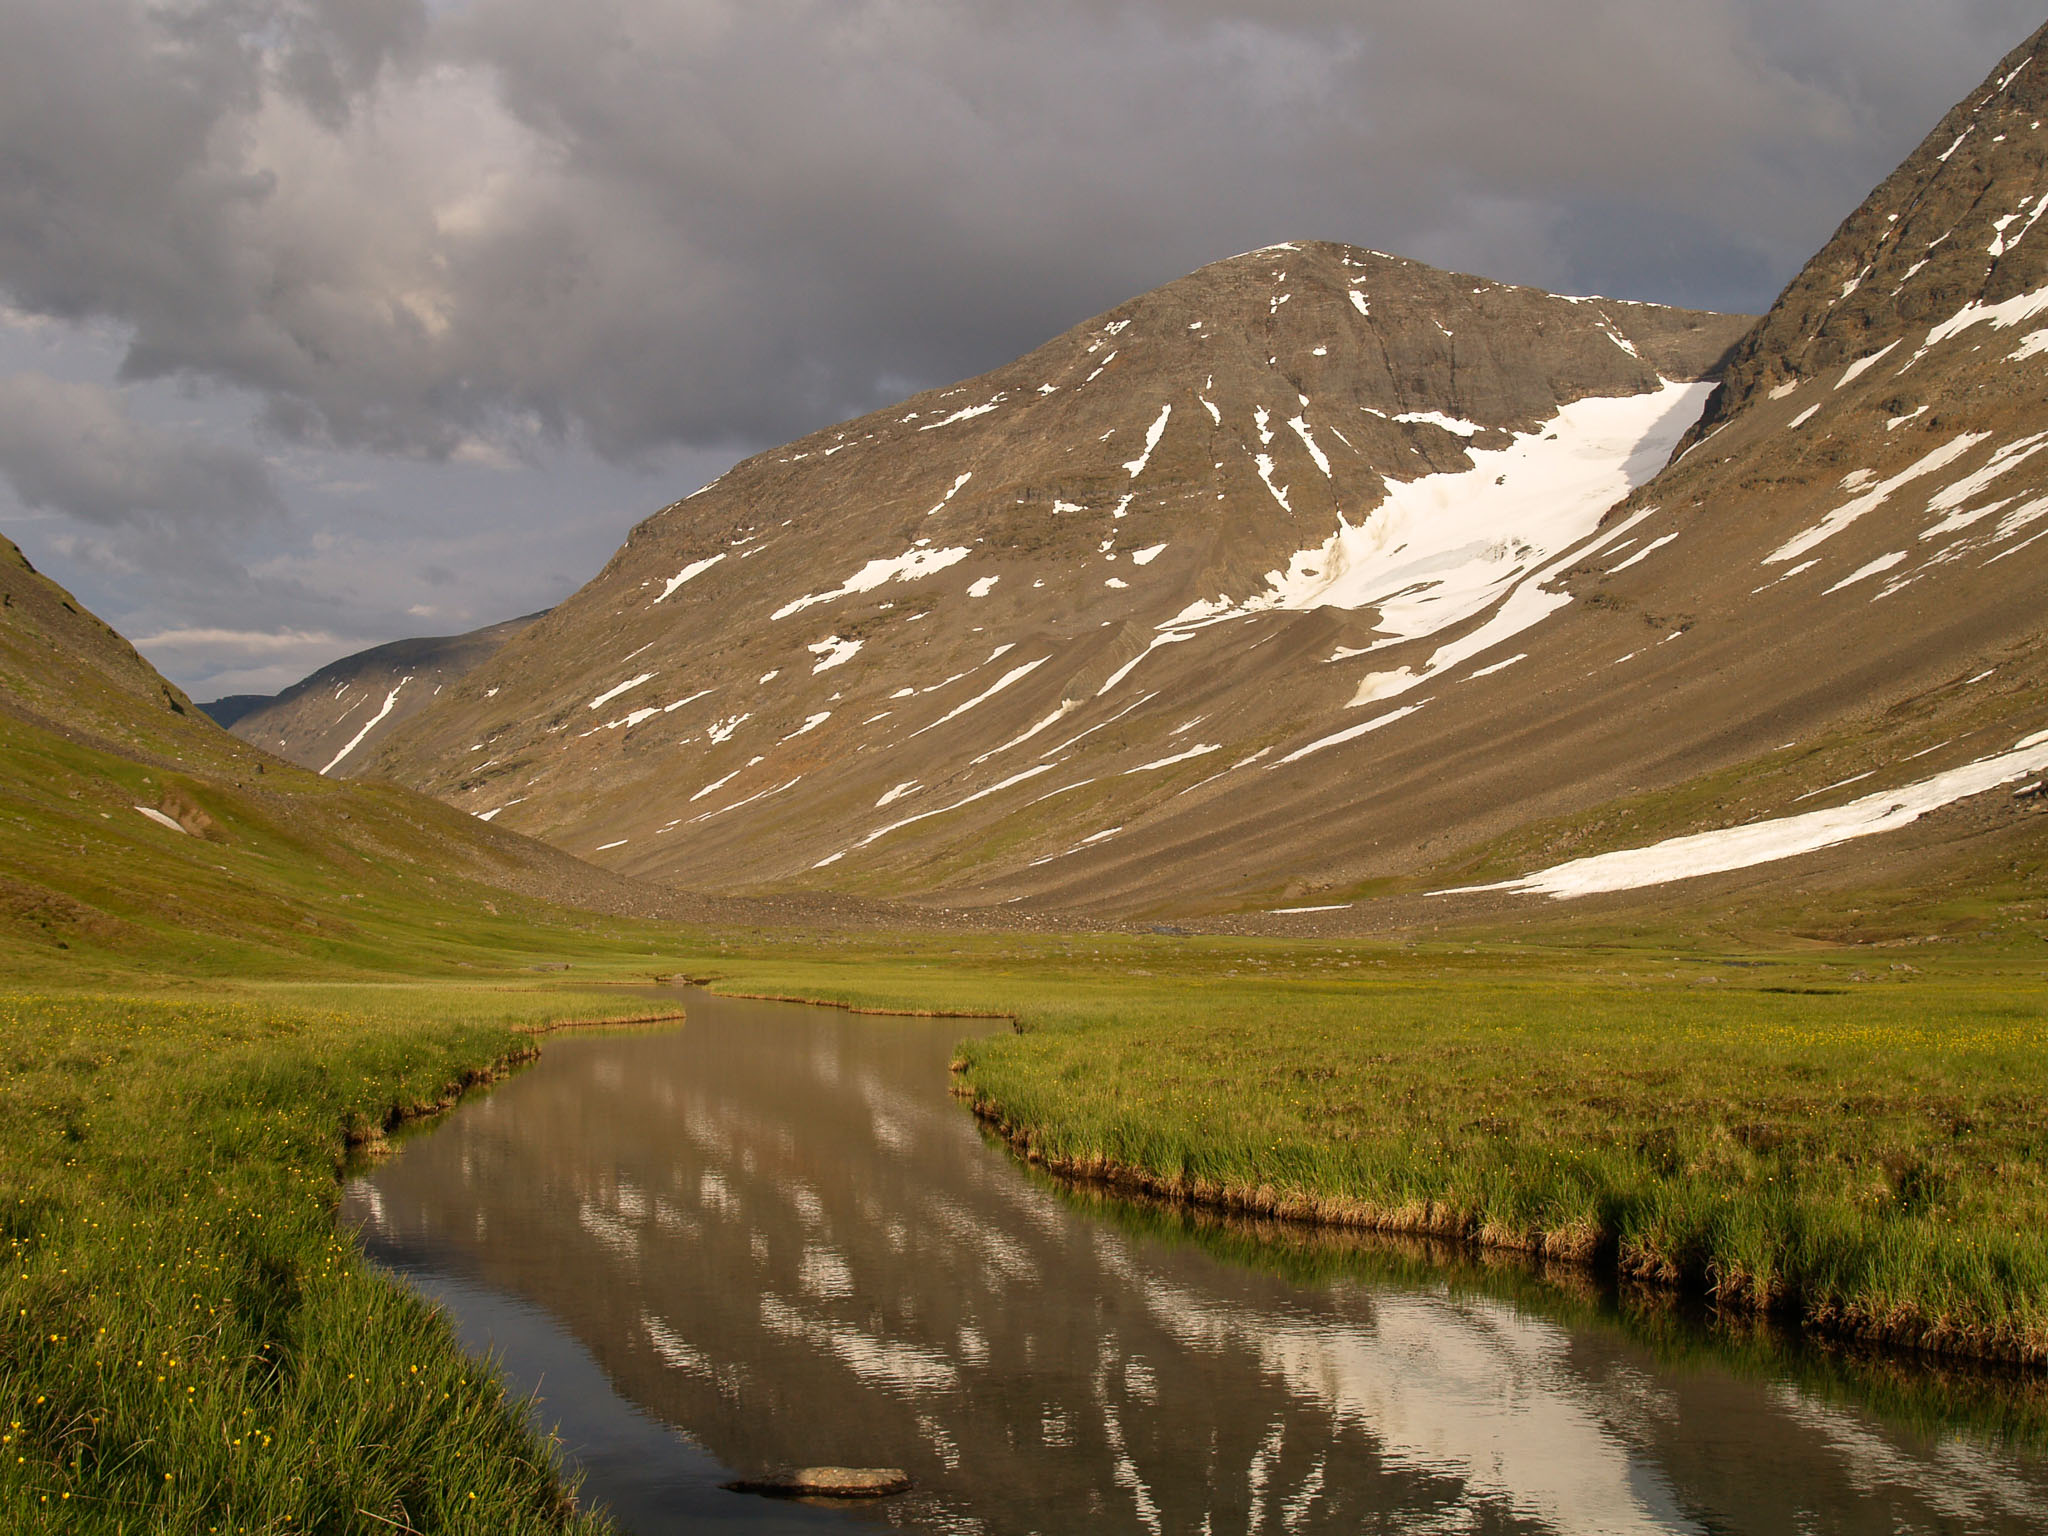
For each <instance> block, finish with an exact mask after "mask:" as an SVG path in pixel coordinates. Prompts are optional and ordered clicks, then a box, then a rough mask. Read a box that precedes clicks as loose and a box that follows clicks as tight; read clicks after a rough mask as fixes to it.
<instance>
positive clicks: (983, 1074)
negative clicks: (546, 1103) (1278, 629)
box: [0, 899, 2048, 1532]
mask: <svg viewBox="0 0 2048 1536" xmlns="http://www.w3.org/2000/svg"><path fill="white" fill-rule="evenodd" d="M366 906H369V907H372V908H374V906H375V901H374V899H372V900H370V901H368V902H366ZM435 910H441V911H448V912H450V913H456V908H455V907H454V905H452V904H450V905H448V906H437V907H436V908H435ZM404 915H405V914H404V913H403V912H402V911H399V910H396V909H394V911H393V912H392V913H391V914H390V916H391V919H392V922H393V925H394V926H392V927H391V928H390V929H389V930H388V931H386V932H385V933H384V938H383V945H384V949H385V952H386V954H387V956H388V960H389V969H388V970H386V971H384V972H364V971H363V970H361V969H357V968H352V967H349V966H343V965H339V964H336V963H333V962H331V961H314V960H307V961H305V962H303V963H302V965H301V967H300V968H301V969H303V970H305V971H307V972H308V973H310V974H311V975H312V978H313V979H310V980H305V981H291V980H285V979H265V980H253V981H228V980H220V979H214V980H178V979H175V978H172V977H168V976H166V975H165V974H164V973H163V972H162V971H161V970H140V969H138V970H131V971H129V972H127V973H125V974H123V973H121V972H119V971H118V970H117V969H115V968H111V961H110V959H109V957H108V956H107V955H100V956H98V957H95V956H93V955H92V954H90V953H86V954H81V953H80V952H79V951H78V949H77V948H74V949H73V950H72V951H70V952H68V953H66V954H65V955H63V956H53V955H51V954H50V953H49V952H48V951H47V950H44V951H41V952H40V954H39V955H38V954H31V953H28V952H27V951H26V950H16V951H15V952H14V957H15V961H16V963H15V965H14V968H13V969H14V974H15V975H16V976H17V977H21V978H23V982H24V984H22V985H20V986H19V988H18V990H17V991H16V992H15V993H14V994H13V995H10V996H7V997H5V998H0V1042H4V1047H5V1053H4V1056H0V1141H4V1156H0V1167H4V1170H5V1172H4V1173H0V1219H4V1221H5V1222H6V1238H7V1242H8V1253H7V1256H6V1257H7V1258H8V1260H9V1263H8V1266H7V1269H6V1271H5V1273H4V1275H0V1308H4V1312H0V1403H4V1405H5V1418H6V1422H5V1424H4V1425H0V1433H4V1434H5V1435H6V1436H7V1443H6V1445H5V1451H6V1456H5V1459H4V1462H0V1515H4V1520H5V1523H6V1525H7V1527H8V1528H9V1529H19V1530H23V1531H36V1530H48V1531H53V1532H54V1531H59V1530H62V1531H67V1532H69V1531H142V1530H151V1531H155V1530H180V1531H183V1530H191V1531H215V1530H217V1531H244V1530H246V1531H289V1530H301V1529H321V1530H343V1531H362V1532H373V1531H388V1530H391V1529H394V1528H410V1529H415V1530H420V1531H435V1532H440V1531H479V1532H481V1531H491V1532H501V1531H562V1530H578V1529H596V1528H598V1523H597V1522H596V1521H595V1520H594V1519H593V1517H591V1516H590V1515H588V1514H585V1513H581V1512H578V1511H577V1510H576V1509H575V1508H574V1507H573V1506H572V1505H571V1504H570V1503H569V1502H568V1500H567V1499H566V1498H565V1496H564V1493H563V1490H562V1489H561V1487H560V1486H559V1484H558V1482H557V1481H556V1476H555V1472H554V1470H553V1467H552V1465H551V1462H550V1459H549V1455H548V1452H547V1448H546V1446H545V1444H544V1442H543V1441H542V1440H540V1439H539V1438H537V1437H536V1435H535V1433H534V1431H533V1429H532V1428H531V1427H530V1426H529V1424H528V1423H527V1420H526V1417H525V1415H524V1414H523V1412H522V1409H521V1406H520V1405H519V1404H516V1403H511V1402H508V1401H507V1400H506V1399H505V1397H504V1395H503V1393H502V1391H501V1389H500V1387H499V1386H498V1384H497V1383H496V1381H495V1380H494V1378H493V1376H492V1375H491V1373H490V1372H489V1370H488V1369H487V1368H485V1367H483V1366H480V1365H478V1364H476V1363H474V1362H471V1361H469V1360H467V1359H466V1358H465V1357H464V1356H463V1355H462V1353H461V1352H460V1350H459V1349H458V1348H457V1347H456V1345H455V1343H454V1341H453V1338H452V1336H451V1335H450V1333H449V1331H448V1330H447V1328H446V1327H445V1326H444V1325H443V1324H442V1323H441V1322H440V1321H439V1320H438V1319H437V1318H436V1317H435V1316H434V1315H433V1314H432V1313H431V1312H430V1311H429V1310H428V1309H426V1308H425V1307H423V1306H422V1305H420V1304H419V1303H417V1302H416V1301H414V1300H413V1299H412V1298H411V1297H410V1296H409V1295H408V1294H406V1293H405V1292H404V1291H403V1290H402V1289H401V1288H399V1287H397V1286H395V1285H393V1284H391V1283H389V1282H388V1281H386V1280H385V1279H383V1278H382V1277H380V1276H379V1275H377V1274H376V1273H375V1272H374V1271H372V1270H370V1269H368V1268H367V1267H366V1266H365V1265H364V1263H363V1262H362V1260H361V1257H360V1254H359V1252H358V1250H357V1248H356V1246H355V1244H354V1243H353V1241H352V1240H351V1239H350V1238H349V1237H348V1236H346V1235H345V1234H338V1233H337V1231H336V1229H335V1227H334V1224H333V1210H334V1206H335V1202H336V1198H337V1193H338V1189H339V1182H338V1174H339V1172H340V1170H341V1168H342V1166H343V1165H344V1162H345V1160H346V1158H347V1156H348V1155H349V1149H350V1143H351V1142H352V1141H353V1142H355V1143H357V1144H359V1145H360V1144H362V1143H366V1142H367V1143H374V1142H375V1141H376V1140H377V1139H378V1136H379V1133H380V1132H381V1130H382V1129H383V1128H384V1127H386V1126H387V1125H389V1124H395V1123H397V1122H398V1121H399V1120H402V1119H403V1118H405V1117H406V1116H407V1115H408V1114H411V1113H414V1112H416V1111H418V1110H430V1109H431V1108H432V1107H434V1106H437V1105H439V1104H441V1103H443V1102H444V1101H447V1100H449V1099H451V1098H453V1097H454V1096H456V1095H458V1094H459V1093H460V1092H461V1091H462V1090H463V1089H464V1088H465V1087H467V1086H476V1085H480V1084H482V1083H484V1082H487V1081H488V1080H489V1079H490V1077H491V1076H492V1075H493V1074H494V1073H496V1072H499V1071H502V1070H504V1069H506V1068H507V1067H508V1066H511V1065H514V1064H516V1062H517V1061H518V1060H520V1059H522V1058H523V1057H526V1056H528V1055H529V1054H530V1053H531V1052H532V1051H533V1050H534V1048H535V1044H536V1037H535V1035H534V1034H533V1033H530V1031H533V1030H536V1029H544V1028H545V1027H547V1026H548V1025H550V1024H553V1023H557V1022H560V1021H563V1020H595V1019H604V1018H613V1019H619V1018H632V1017H640V1016H645V1015H646V1014H647V1013H649V1012H650V1011H653V1012H663V1011H668V1010H669V1009H670V1008H672V1007H673V1004H670V1003H664V1002H663V1001H662V1000H660V999H659V998H657V997H654V996H652V995H650V993H649V992H648V991H647V990H646V989H645V985H644V984H645V983H646V982H647V981H648V980H650V979H651V978H652V976H653V975H654V974H656V973H662V974H682V975H688V976H691V977H695V978H699V979H703V980H705V981H708V982H710V983H711V984H712V985H713V986H715V987H716V988H717V989H718V990H721V991H727V992H733V993H754V994H769V995H777V996H784V997H797V998H806V999H812V1000H818V1001H825V1002H833V1003H840V1004H845V1005H849V1006H856V1007H862V1008H872V1009H877V1010H888V1009H903V1010H916V1011H936V1012H957V1013H978V1014H987V1013H997V1014H1004V1015H1009V1016H1014V1017H1015V1018H1017V1020H1018V1021H1019V1029H1018V1030H1017V1031H1016V1032H1008V1031H999V1032H997V1033H995V1034H993V1035H989V1036H986V1037H983V1038H977V1039H975V1040H972V1041H970V1042H968V1043H966V1044H965V1045H964V1046H963V1048H962V1057H961V1072H962V1077H961V1085H962V1091H963V1092H964V1093H966V1094H969V1095H971V1097H972V1098H973V1101H974V1103H975V1106H976V1108H977V1109H978V1110H979V1111H980V1112H981V1113H983V1114H984V1115H986V1116H987V1117H989V1118H990V1120H991V1121H992V1122H993V1123H995V1124H997V1125H999V1126H1000V1127H1001V1128H1002V1131H1003V1134H1005V1135H1006V1136H1008V1137H1009V1138H1010V1139H1011V1140H1012V1142H1013V1143H1014V1144H1015V1145H1017V1146H1018V1147H1019V1148H1021V1149H1022V1150H1024V1151H1025V1153H1026V1154H1027V1155H1029V1156H1031V1157H1034V1158H1036V1159H1039V1160H1041V1161H1043V1162H1044V1163H1045V1164H1047V1165H1048V1166H1050V1167H1053V1168H1056V1169H1060V1170H1064V1171H1067V1172H1070V1173H1075V1174H1080V1175H1084V1176H1089V1177H1094V1178H1103V1179H1112V1180H1117V1181H1122V1182H1125V1183H1127V1184H1129V1185H1130V1186H1132V1187H1135V1188H1140V1189H1148V1190H1152V1191H1157V1192H1163V1193H1167V1194H1170V1195H1174V1196H1180V1197H1187V1198H1192V1199H1195V1200H1198V1201H1206V1202H1209V1203H1212V1204H1214V1205H1217V1206H1220V1207H1224V1208H1235V1209H1238V1210H1242V1211H1245V1212H1252V1213H1268V1214H1272V1213H1278V1214H1283V1215H1291V1216H1302V1217H1309V1218H1313V1219H1318V1220H1323V1221H1333V1222H1338V1223H1348V1224H1353V1225H1358V1226H1365V1227H1374V1228H1381V1229H1386V1230H1395V1231H1406V1232H1420V1233H1429V1234H1434V1235H1437V1236H1440V1237H1448V1238H1451V1239H1454V1240H1456V1241H1459V1242H1469V1243H1475V1244H1478V1243H1491V1244H1496V1245H1500V1246H1501V1247H1503V1248H1507V1249H1523V1250H1527V1251H1530V1252H1534V1253H1539V1254H1546V1255H1550V1256H1553V1257H1564V1258H1568V1259H1571V1260H1575V1261H1579V1260H1582V1261H1589V1262H1591V1263H1593V1264H1595V1265H1596V1266H1609V1267H1611V1268H1612V1269H1614V1270H1617V1271H1619V1272H1620V1273H1622V1274H1624V1275H1631V1276H1638V1277H1643V1278H1646V1279H1649V1280H1651V1281H1654V1282H1659V1283H1670V1284H1673V1285H1678V1286H1689V1287H1693V1288H1696V1289H1698V1290H1699V1291H1701V1292H1703V1293H1706V1294H1708V1295H1709V1296H1711V1297H1713V1298H1715V1299H1717V1300H1718V1302H1719V1303H1720V1304H1721V1305H1722V1306H1723V1307H1724V1308H1726V1309H1729V1310H1730V1311H1736V1312H1744V1313H1748V1312H1752V1311H1754V1310H1756V1309H1767V1310H1769V1311H1771V1312H1774V1313H1776V1314H1779V1315H1781V1316H1783V1317H1785V1318H1787V1319H1793V1320H1797V1321H1799V1322H1801V1323H1803V1324H1805V1325H1807V1326H1809V1327H1815V1328H1820V1329H1824V1330H1831V1331H1834V1332H1837V1333H1842V1334H1849V1335H1855V1336H1861V1337H1865V1338H1870V1339H1876V1340H1882V1341H1885V1342H1888V1343H1892V1344H1903V1345H1909V1346H1914V1347H1919V1348H1923V1349H1927V1350H1934V1351H1939V1352H1943V1353H1946V1354H1958V1355H1966V1356H1978V1357H1986V1358H1991V1359H1998V1360H2005V1361H2013V1362H2022V1363H2025V1364H2028V1365H2029V1366H2031V1367H2035V1368H2037V1367H2038V1366H2039V1365H2040V1364H2042V1363H2043V1362H2044V1361H2048V1240H2044V1238H2043V1235H2042V1234H2043V1233H2044V1231H2048V1173H2044V1170H2048V1156H2044V1154H2048V1045H2044V1041H2043V1038H2042V1036H2043V1031H2042V1027H2041V1026H2042V1022H2043V1014H2044V1006H2043V1005H2044V998H2048V980H2044V975H2043V972H2044V958H2043V954H2042V952H2041V946H2040V941H2039V939H2038V938H2037V937H2036V936H2035V935H2034V934H2033V933H2032V932H2031V931H2027V932H2017V933H2011V934H2006V935H2004V936H2002V937H1986V938H1982V939H1979V940H1977V941H1973V942H1970V943H1960V944H1931V945H1924V946H1918V947H1910V948H1904V949H1882V950H1872V949H1869V948H1866V947H1825V946H1808V947H1806V948H1804V949H1800V950H1797V951H1792V950H1784V949H1781V950H1777V951H1772V950H1759V951H1757V952H1754V953H1743V954H1734V955H1731V954H1727V953H1718V952H1706V951H1702V950H1700V949H1697V948H1695V949H1683V950H1682V949H1673V948H1670V947H1668V946H1667V945H1664V944H1659V943H1657V942H1655V941H1654V940H1653V939H1645V938H1641V937H1638V938H1636V939H1633V940H1628V941H1624V940H1620V939H1615V940H1613V941H1610V942H1602V943H1585V942H1581V943H1576V944H1562V943H1560V944H1556V945H1546V944H1540V943H1536V942H1511V941H1506V940H1495V941H1491V942H1487V941H1481V940H1465V941H1460V942H1457V943H1450V944H1439V945H1427V946H1425V945H1413V946H1408V945H1401V944H1393V943H1363V942H1339V941H1315V942H1292V941H1277V940H1225V939H1187V938H1177V937H1167V936H1154V935H1142V936H1140V935H1125V934H1090V935H1074V936H1067V937H1047V936H1038V935H971V936H963V935H958V934H946V935H908V934H896V935H890V934H837V935H832V934H816V933H799V932H794V931H777V930H772V929H753V930H746V931H740V930H734V931H730V932H725V933H712V932H685V931H680V930H675V929H657V928H654V927H652V926H646V925H639V924H627V923H624V922H610V921H606V922H593V923H588V924H585V923H582V922H581V921H580V920H579V921H577V922H574V923H569V922H555V923H547V922H543V921H542V920H541V919H540V918H534V919H532V921H533V923H534V926H533V927H531V928H529V929H527V930H525V931H524V939H523V942H520V943H518V944H514V943H513V942H511V941H512V939H513V937H514V936H515V935H514V933H513V932H512V931H511V930H508V929H506V928H502V927H500V926H499V920H498V919H496V918H495V917H489V918H488V920H487V921H486V919H485V918H478V919H476V920H475V921H470V920H466V919H460V918H459V914H457V915H456V916H452V917H449V918H443V919H440V921H442V922H444V923H449V924H451V926H450V927H444V928H441V929H433V928H431V927H430V926H427V925H425V924H421V923H417V922H415V923H413V924H411V925H409V927H401V926H399V925H398V922H397V920H398V919H399V918H400V917H402V916H404ZM417 915H418V914H413V916H415V917H417ZM407 931H411V932H423V933H425V934H428V935H431V937H422V938H420V939H418V940H417V942H415V943H412V944H410V947H409V944H408V941H407V940H406V939H405V937H404V933H405V932H407ZM73 936H74V940H78V934H77V930H75V929H74V930H73ZM78 942H81V943H82V942H83V941H82V940H78ZM543 953H545V955H546V956H547V957H548V958H547V959H546V960H545V961H543V960H541V959H539V958H538V956H540V955H541V954H543ZM129 958H130V959H131V960H132V959H133V958H135V957H134V956H133V955H132V954H131V955H130V956H129ZM80 963H87V964H89V965H90V966H91V967H95V968H96V969H95V970H94V979H93V981H92V982H91V984H89V985H84V986H80V985H76V984H71V985H67V984H66V983H65V981H64V978H65V976H66V975H67V974H75V973H73V972H70V971H69V970H68V968H69V967H71V966H74V965H78V964H80ZM543 963H545V964H549V965H566V966H569V967H572V969H570V970H569V972H568V973H567V974H566V975H563V974H561V973H559V972H555V971H546V972H541V971H536V970H535V969H534V968H533V967H534V966H536V965H537V964H543ZM451 973H454V974H451ZM629 982H630V983H639V984H640V985H635V986H632V987H623V986H621V985H620V984H621V983H629ZM671 995H672V996H673V994H671ZM684 1006H685V1007H687V1002H686V1001H685V1004H684ZM876 1027H878V1028H886V1027H887V1023H886V1021H885V1020H878V1021H877V1026H876Z"/></svg>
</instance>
